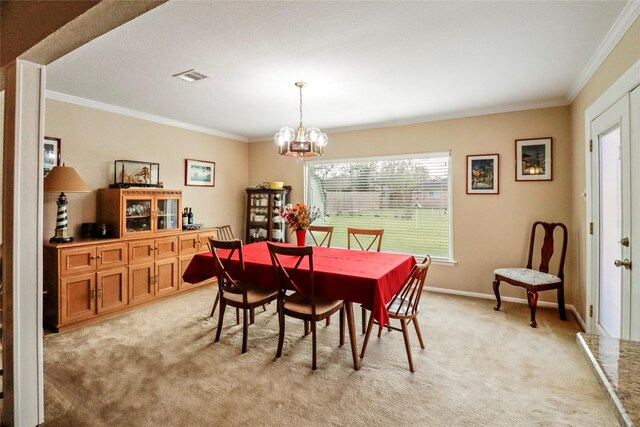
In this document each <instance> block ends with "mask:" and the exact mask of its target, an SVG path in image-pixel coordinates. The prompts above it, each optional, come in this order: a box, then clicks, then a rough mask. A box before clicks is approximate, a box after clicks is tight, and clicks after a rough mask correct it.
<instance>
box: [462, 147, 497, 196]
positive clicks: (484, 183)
mask: <svg viewBox="0 0 640 427" xmlns="http://www.w3.org/2000/svg"><path fill="white" fill-rule="evenodd" d="M499 160H500V155H498V154H474V155H470V156H467V194H499V193H500V190H499V188H498V184H499V182H500V175H499V174H500V169H499V164H498V163H499Z"/></svg>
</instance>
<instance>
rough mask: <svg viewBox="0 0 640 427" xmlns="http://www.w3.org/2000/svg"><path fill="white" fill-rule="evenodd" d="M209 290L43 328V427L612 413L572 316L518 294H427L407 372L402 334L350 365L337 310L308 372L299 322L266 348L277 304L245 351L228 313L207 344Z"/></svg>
mask: <svg viewBox="0 0 640 427" xmlns="http://www.w3.org/2000/svg"><path fill="white" fill-rule="evenodd" d="M214 295H215V293H214V288H211V287H210V288H206V289H201V290H197V291H194V292H191V293H187V294H185V295H182V296H178V297H174V298H171V299H168V300H165V301H162V302H159V303H157V304H153V305H150V306H147V307H143V308H140V309H138V310H136V311H133V312H130V313H128V314H124V315H121V316H118V317H115V318H112V319H109V320H106V321H103V322H101V323H98V324H94V325H89V326H85V327H82V328H80V329H77V330H74V331H70V332H67V333H62V334H52V335H48V336H46V337H45V347H44V358H45V363H44V372H45V417H46V425H48V426H83V425H92V426H93V425H109V426H162V425H171V426H225V425H273V426H277V425H305V426H308V425H313V426H315V425H348V426H359V425H367V426H388V425H396V426H408V425H420V426H431V425H432V426H447V425H451V426H460V425H463V426H464V425H491V426H524V425H539V426H542V425H545V426H547V425H554V426H561V425H571V426H595V425H616V424H617V423H616V419H615V417H614V415H613V413H612V412H611V411H610V409H609V407H608V406H607V401H606V400H605V396H604V394H603V391H602V390H601V389H600V386H599V385H598V383H597V381H596V378H595V376H594V375H593V373H592V372H591V370H590V368H589V366H588V365H587V362H586V360H585V359H584V357H583V356H582V354H581V352H580V350H579V348H578V346H577V344H576V340H575V333H576V332H577V331H578V330H579V327H578V325H577V324H576V323H575V321H574V320H573V319H572V318H571V317H570V320H569V321H567V322H562V321H560V320H559V319H558V315H557V312H556V311H555V310H550V309H541V310H540V311H539V316H538V325H539V326H538V328H537V329H532V328H531V327H529V325H528V309H527V307H526V306H523V305H519V304H511V303H504V305H503V311H501V312H495V311H494V310H493V309H492V306H493V302H492V301H489V300H478V299H470V298H464V297H456V296H447V295H440V294H434V293H426V294H425V296H424V298H423V306H422V312H421V313H420V316H421V318H420V324H421V327H422V332H423V335H424V337H425V341H426V345H427V348H426V350H421V349H420V348H419V346H418V343H417V339H416V337H415V334H414V332H413V331H412V332H411V338H412V339H413V343H412V347H413V355H414V362H415V365H416V372H415V373H414V374H411V373H410V372H409V369H408V366H407V361H406V355H405V350H404V344H403V341H402V333H400V332H396V331H392V332H387V331H386V330H385V331H384V332H383V334H382V338H381V339H378V338H376V337H372V340H371V342H370V344H369V348H368V350H367V355H366V357H365V358H364V360H363V366H362V369H361V370H360V371H358V372H356V371H354V370H353V365H352V359H351V353H350V350H349V347H348V345H345V346H344V347H342V348H339V347H338V319H337V316H335V319H334V321H333V322H332V325H331V326H329V327H325V326H324V325H322V326H320V324H319V345H318V370H317V371H315V372H313V371H312V370H311V337H310V336H308V337H305V338H303V337H302V331H303V327H302V322H300V321H295V320H292V319H291V320H288V322H287V338H286V340H285V345H284V352H283V356H282V357H281V358H280V359H278V360H275V358H274V355H275V350H276V345H277V326H278V322H277V316H276V315H275V314H274V313H273V311H274V310H275V304H271V305H270V306H269V307H268V308H269V310H268V311H267V312H266V313H262V312H260V313H259V314H257V316H256V324H255V325H253V326H251V327H250V330H249V351H248V353H246V354H244V355H242V354H240V347H241V339H242V329H241V326H236V325H235V318H234V317H235V316H234V313H233V312H231V311H228V312H227V316H226V319H225V326H224V329H223V334H222V338H221V340H220V342H218V343H214V342H213V339H214V327H215V325H216V324H217V320H215V319H209V318H207V317H206V316H207V314H208V312H209V310H210V309H211V302H212V301H213V298H214ZM356 312H357V311H356ZM359 317H360V316H359V315H358V316H357V318H358V320H359ZM362 340H363V335H361V334H360V333H358V345H359V346H360V345H361V344H362Z"/></svg>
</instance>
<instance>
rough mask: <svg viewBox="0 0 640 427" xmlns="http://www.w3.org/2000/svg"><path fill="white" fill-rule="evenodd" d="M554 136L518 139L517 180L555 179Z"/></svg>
mask: <svg viewBox="0 0 640 427" xmlns="http://www.w3.org/2000/svg"><path fill="white" fill-rule="evenodd" d="M552 141H553V138H550V137H549V138H536V139H516V181H551V180H552V179H553V174H552V173H553V168H552V166H553V164H552V162H551V156H552V153H553V152H552V149H551V148H552Z"/></svg>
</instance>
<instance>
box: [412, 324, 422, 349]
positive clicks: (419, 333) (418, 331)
mask: <svg viewBox="0 0 640 427" xmlns="http://www.w3.org/2000/svg"><path fill="white" fill-rule="evenodd" d="M412 320H413V326H415V327H416V335H417V336H418V341H420V347H422V348H423V349H424V341H422V332H420V326H419V325H418V316H416V317H414V318H413V319H412Z"/></svg>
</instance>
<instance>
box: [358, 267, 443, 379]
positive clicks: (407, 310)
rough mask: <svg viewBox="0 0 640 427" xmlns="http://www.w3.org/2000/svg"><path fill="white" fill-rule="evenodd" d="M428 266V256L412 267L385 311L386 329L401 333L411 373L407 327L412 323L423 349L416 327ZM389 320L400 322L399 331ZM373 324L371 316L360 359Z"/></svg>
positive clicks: (411, 365) (418, 328)
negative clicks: (387, 321) (387, 318)
mask: <svg viewBox="0 0 640 427" xmlns="http://www.w3.org/2000/svg"><path fill="white" fill-rule="evenodd" d="M430 265H431V257H430V256H429V255H427V256H426V257H425V259H424V260H423V261H422V263H420V264H416V265H414V266H413V268H412V269H411V272H410V273H409V277H407V280H405V282H404V283H403V284H402V287H401V288H400V290H399V291H398V293H397V294H396V295H395V296H394V297H393V299H391V301H390V302H389V304H387V311H388V312H389V324H387V327H388V328H389V329H390V330H391V329H393V330H396V331H402V335H403V337H404V347H405V349H406V351H407V359H408V360H409V370H410V371H411V372H415V369H414V367H413V359H412V357H411V344H410V342H409V332H408V330H407V325H408V324H409V323H411V322H413V326H414V327H415V330H416V335H417V336H418V341H419V342H420V347H421V348H423V349H424V341H423V340H422V333H421V332H420V326H419V325H418V313H419V312H420V297H421V296H422V289H423V288H424V282H425V279H426V278H427V272H428V271H429V266H430ZM391 319H398V320H400V325H401V329H398V328H396V327H393V326H391V324H390V323H391ZM373 324H374V319H373V316H371V317H370V318H369V324H368V325H367V333H366V335H365V337H364V344H363V345H362V352H361V353H360V357H361V358H363V357H364V353H365V351H366V350H367V344H368V343H369V337H370V336H371V330H372V329H373ZM380 327H381V328H382V325H380ZM378 336H380V333H378Z"/></svg>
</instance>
